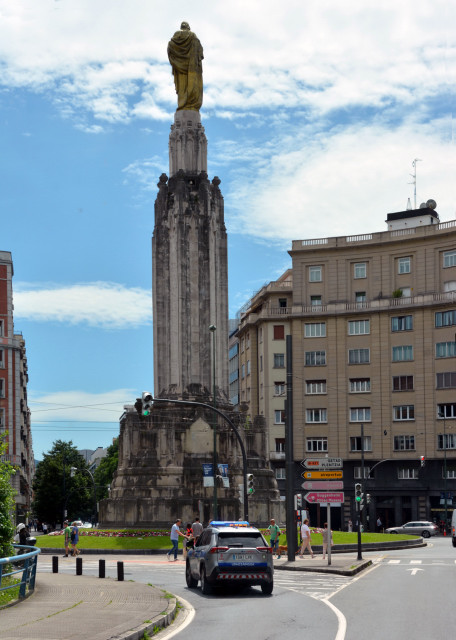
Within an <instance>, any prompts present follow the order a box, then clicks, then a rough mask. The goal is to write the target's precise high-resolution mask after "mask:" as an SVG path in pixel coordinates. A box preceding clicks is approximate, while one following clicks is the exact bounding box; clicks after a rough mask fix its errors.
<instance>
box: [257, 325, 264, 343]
mask: <svg viewBox="0 0 456 640" xmlns="http://www.w3.org/2000/svg"><path fill="white" fill-rule="evenodd" d="M258 338H259V342H263V327H260V328H259V329H258Z"/></svg>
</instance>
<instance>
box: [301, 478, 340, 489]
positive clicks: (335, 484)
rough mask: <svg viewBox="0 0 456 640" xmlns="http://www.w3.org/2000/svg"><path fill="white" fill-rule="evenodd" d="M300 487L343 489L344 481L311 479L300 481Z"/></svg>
mask: <svg viewBox="0 0 456 640" xmlns="http://www.w3.org/2000/svg"><path fill="white" fill-rule="evenodd" d="M301 486H302V488H303V489H307V491H310V490H311V489H313V490H314V491H337V489H343V488H344V483H343V480H333V481H330V480H328V481H324V480H322V481H321V482H318V480H317V481H315V480H312V481H307V482H303V483H302V485H301Z"/></svg>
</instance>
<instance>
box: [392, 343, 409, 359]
mask: <svg viewBox="0 0 456 640" xmlns="http://www.w3.org/2000/svg"><path fill="white" fill-rule="evenodd" d="M409 360H413V347H412V345H402V346H400V347H393V362H406V361H409Z"/></svg>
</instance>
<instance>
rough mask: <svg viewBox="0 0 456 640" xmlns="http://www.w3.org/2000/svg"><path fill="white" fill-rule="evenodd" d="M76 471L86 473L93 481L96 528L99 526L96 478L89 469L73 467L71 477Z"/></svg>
mask: <svg viewBox="0 0 456 640" xmlns="http://www.w3.org/2000/svg"><path fill="white" fill-rule="evenodd" d="M76 471H86V473H88V474H89V476H90V479H91V480H92V486H93V517H94V523H93V524H94V526H96V524H97V520H98V518H97V489H96V486H95V478H94V477H93V474H92V473H91V472H90V471H89V470H88V469H77V468H76V467H71V475H72V476H73V475H74V474H75V473H76Z"/></svg>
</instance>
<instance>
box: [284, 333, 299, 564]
mask: <svg viewBox="0 0 456 640" xmlns="http://www.w3.org/2000/svg"><path fill="white" fill-rule="evenodd" d="M286 354H287V400H286V405H285V406H286V410H285V486H286V499H287V500H286V525H287V549H288V551H287V555H288V560H289V561H290V562H292V561H294V560H295V557H296V548H297V542H298V541H297V535H296V523H295V514H294V462H293V361H292V337H291V336H287V337H286Z"/></svg>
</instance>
